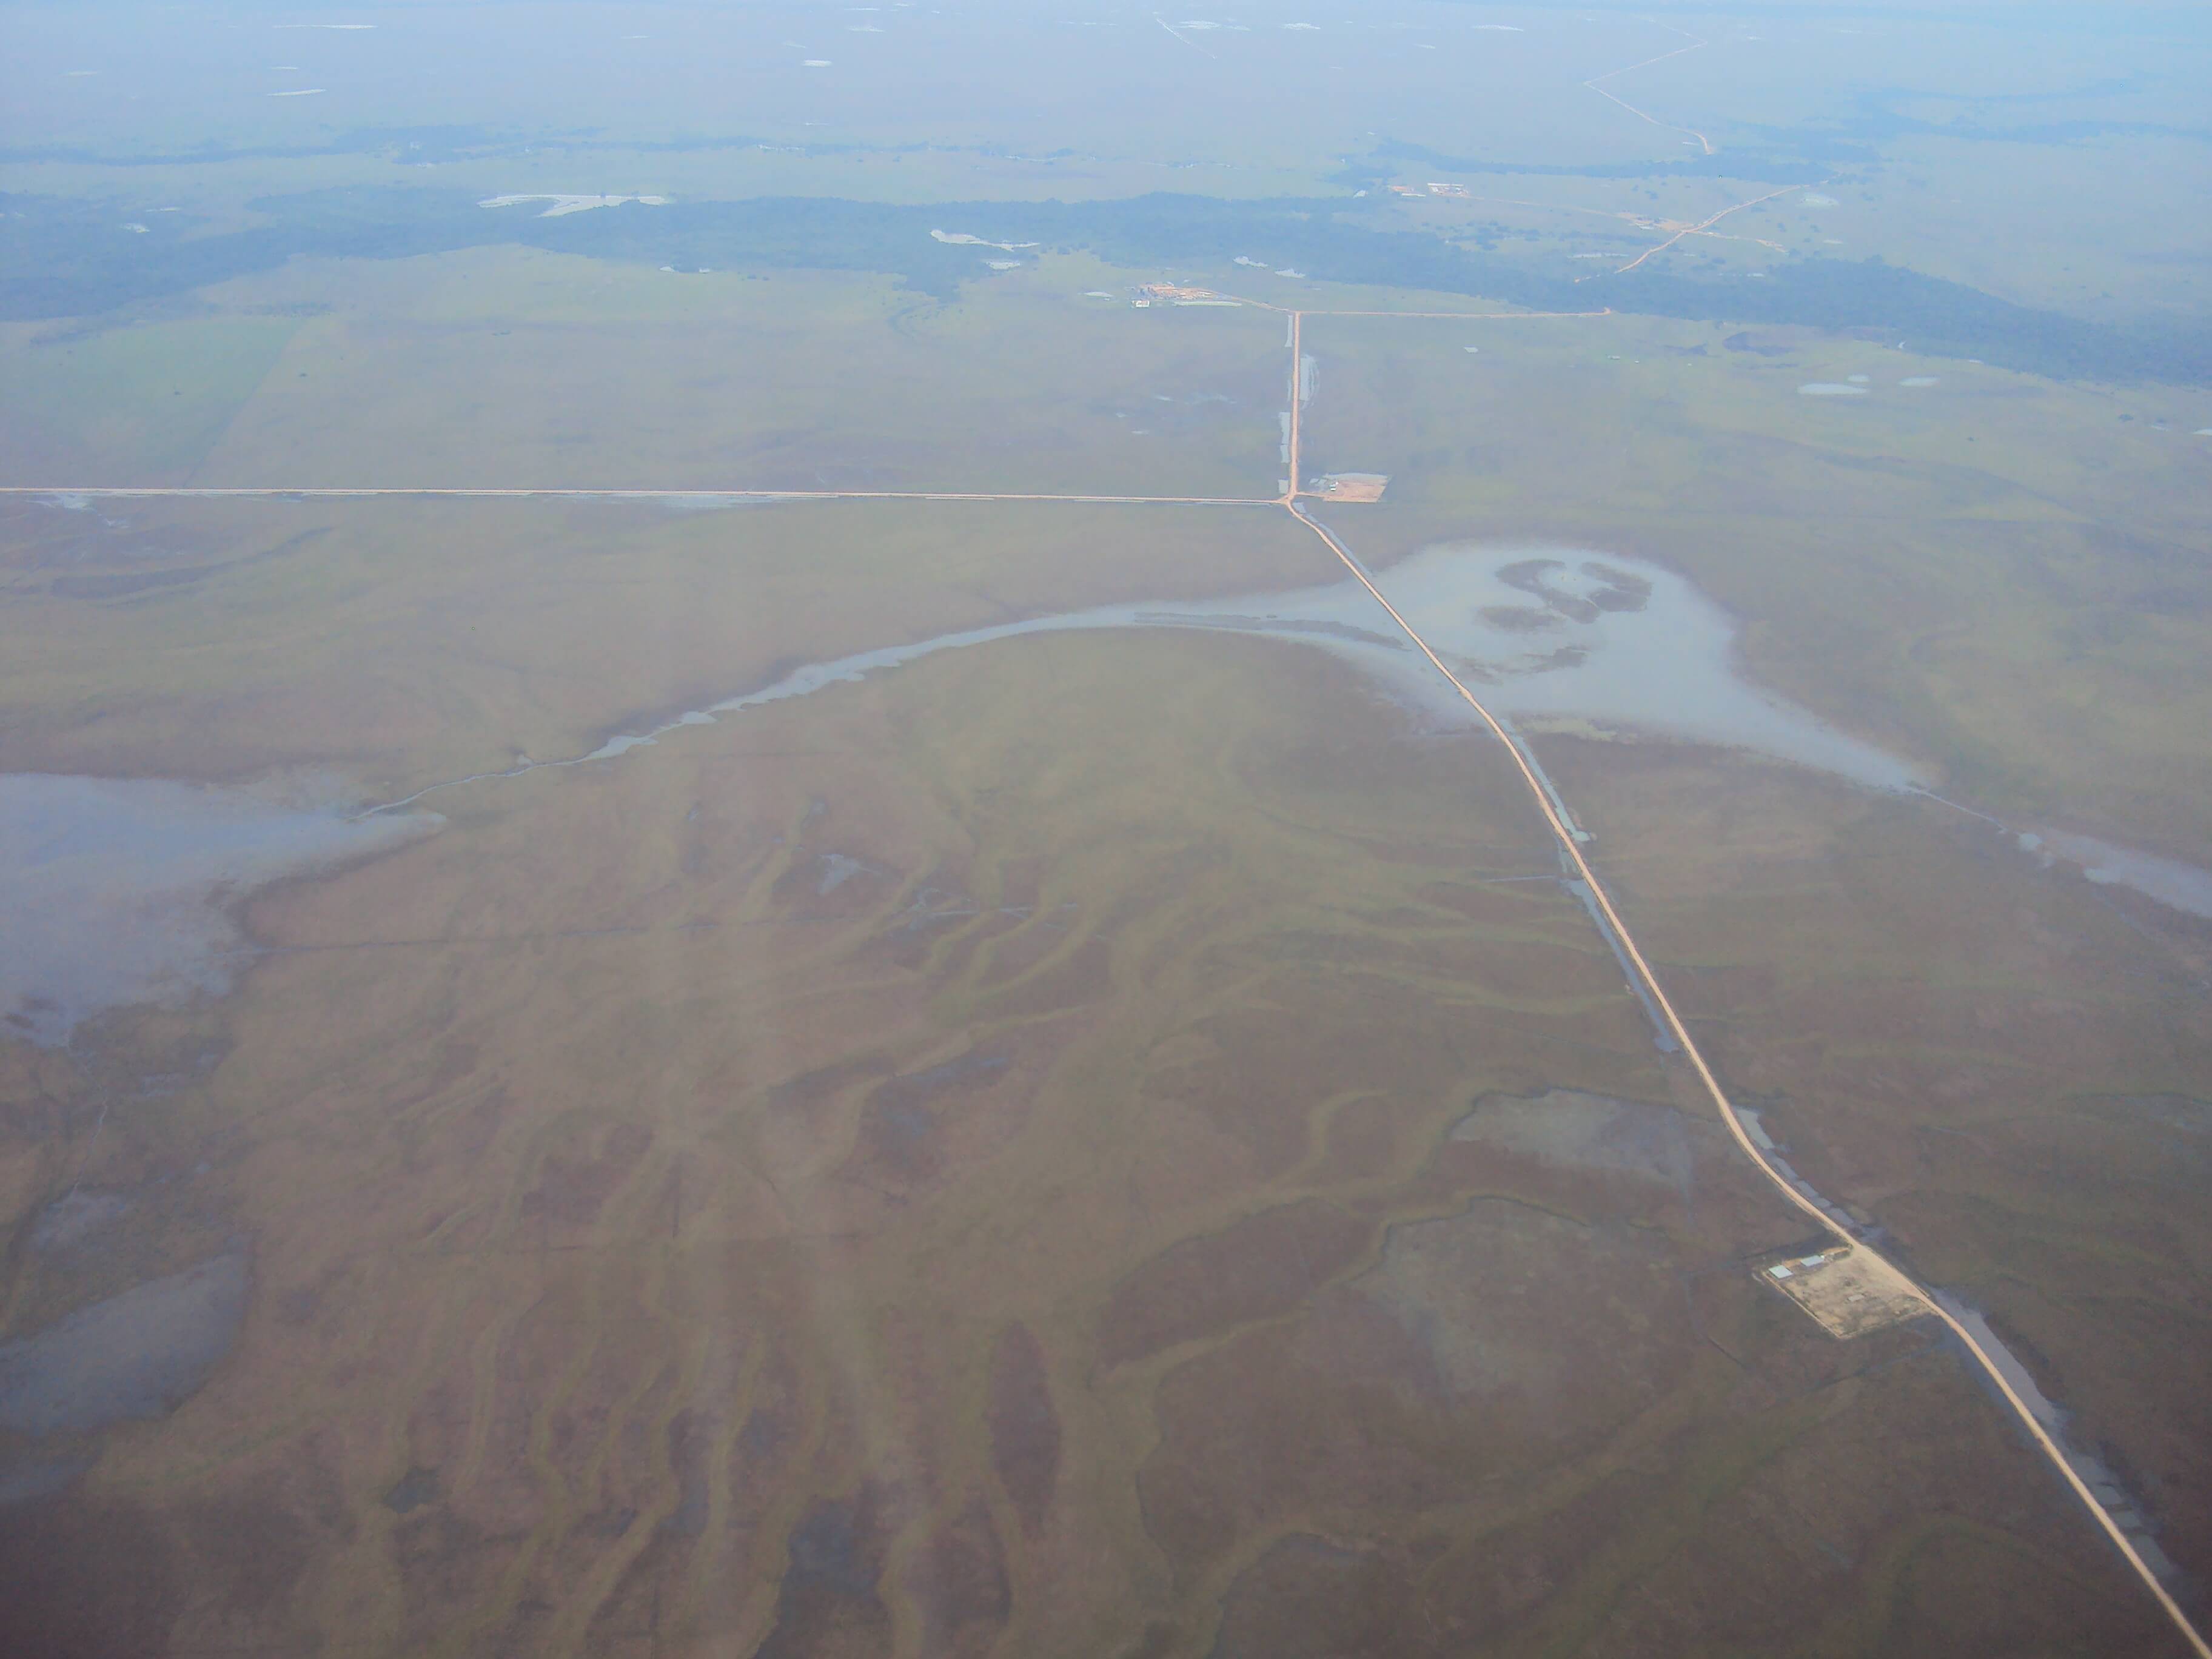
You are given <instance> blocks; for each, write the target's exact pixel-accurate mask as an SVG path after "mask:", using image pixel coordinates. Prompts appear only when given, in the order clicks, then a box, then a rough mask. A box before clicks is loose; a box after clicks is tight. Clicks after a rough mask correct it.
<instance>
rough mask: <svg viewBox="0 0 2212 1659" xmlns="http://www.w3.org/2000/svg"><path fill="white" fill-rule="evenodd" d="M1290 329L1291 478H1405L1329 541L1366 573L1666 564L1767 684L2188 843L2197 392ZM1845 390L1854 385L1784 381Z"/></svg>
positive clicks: (1924, 369) (2067, 815) (1519, 334)
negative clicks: (1427, 562)
mask: <svg viewBox="0 0 2212 1659" xmlns="http://www.w3.org/2000/svg"><path fill="white" fill-rule="evenodd" d="M1731 342H1733V343H1734V347H1735V349H1731ZM1305 343H1306V348H1307V349H1308V351H1309V352H1310V353H1311V354H1312V355H1313V356H1316V357H1317V358H1318V359H1319V360H1320V363H1321V369H1320V374H1321V386H1322V392H1321V394H1320V396H1319V397H1318V398H1317V399H1316V402H1315V404H1314V406H1313V407H1312V409H1311V410H1310V411H1309V413H1308V415H1307V418H1306V421H1305V426H1304V433H1305V438H1304V453H1305V458H1306V466H1305V471H1307V472H1308V473H1309V474H1312V473H1315V472H1318V471H1328V470H1371V471H1382V472H1388V473H1390V474H1391V475H1392V483H1391V485H1390V489H1389V495H1388V496H1387V497H1386V498H1385V500H1384V501H1383V503H1382V504H1381V505H1380V506H1378V507H1368V508H1361V509H1358V510H1357V511H1356V512H1355V511H1354V510H1352V509H1344V510H1340V512H1339V513H1337V514H1336V516H1335V519H1334V522H1337V523H1339V524H1340V525H1341V526H1342V528H1343V530H1344V532H1345V533H1346V535H1348V536H1349V537H1351V538H1352V540H1353V543H1354V545H1355V546H1356V547H1358V549H1359V550H1360V551H1361V552H1362V553H1363V554H1364V555H1366V556H1370V557H1371V558H1374V559H1376V560H1377V561H1379V562H1385V563H1387V562H1389V561H1390V560H1391V559H1393V558H1395V557H1397V556H1401V555H1402V554H1403V553H1405V552H1408V551H1411V550H1413V548H1415V547H1418V546H1420V545H1422V544H1425V543H1427V542H1429V541H1432V540H1437V539H1445V538H1464V537H1469V536H1473V537H1480V538H1492V537H1494V538H1501V539H1507V540H1513V539H1523V538H1528V539H1540V540H1558V541H1563V542H1566V543H1569V544H1586V545H1589V546H1593V547H1599V548H1607V547H1610V548H1616V549H1619V550H1623V551H1627V552H1634V553H1638V554H1641V555H1643V556H1646V557H1651V558H1656V559H1658V560H1660V561H1662V562H1665V563H1668V564H1670V565H1672V566H1673V567H1674V568H1677V569H1679V570H1680V571H1682V572H1683V573H1684V574H1686V575H1688V576H1690V577H1691V578H1692V580H1695V581H1696V582H1697V583H1698V584H1699V586H1700V587H1702V588H1703V589H1704V590H1705V592H1707V593H1709V594H1711V596H1712V597H1713V598H1714V599H1717V600H1718V601H1719V602H1720V603H1721V604H1722V605H1724V606H1725V607H1727V609H1728V610H1729V611H1731V612H1732V613H1733V614H1734V615H1735V617H1737V618H1738V619H1739V620H1740V621H1741V623H1742V626H1743V629H1744V632H1743V647H1742V648H1743V652H1744V657H1745V661H1746V664H1747V667H1748V669H1749V670H1750V671H1751V673H1752V675H1753V678H1756V679H1758V680H1759V681H1760V682H1761V683H1763V684H1767V685H1770V686H1771V687H1773V688H1774V689H1776V690H1780V691H1782V692H1784V693H1785V694H1787V695H1788V696H1791V697H1793V698H1795V699H1796V700H1797V701H1799V702H1802V703H1804V704H1806V705H1807V706H1808V707H1810V708H1814V710H1816V711H1818V712H1819V713H1820V714H1822V715H1824V716H1825V717H1826V718H1827V719H1829V720H1832V721H1833V722H1835V723H1836V724H1838V725H1840V726H1844V727H1846V728H1847V729H1851V730H1854V731H1857V732H1859V733H1861V734H1862V735H1864V736H1867V737H1869V738H1872V739H1874V740H1875V741H1876V742H1878V743H1881V744H1885V745H1887V746H1888V747H1890V748H1891V749H1893V750H1894V751H1895V752H1897V753H1899V754H1901V755H1904V756H1906V757H1910V758H1913V759H1917V760H1921V761H1924V762H1929V763H1934V764H1935V765H1936V767H1938V768H1939V769H1941V770H1942V773H1943V774H1944V775H1945V777H1946V780H1947V783H1948V789H1949V792H1950V793H1956V794H1960V796H1961V797H1962V798H1965V799H1970V800H1972V801H1975V802H1978V803H1979V804H1980V805H1982V806H1983V808H1984V810H1986V811H1993V812H1996V814H1998V815H1999V816H2003V815H2006V814H2008V813H2032V814H2040V815H2046V816H2049V817H2057V818H2061V819H2063V820H2064V821H2066V822H2069V823H2081V825H2082V826H2083V827H2084V828H2085V829H2092V830H2094V831H2096V832H2099V833H2103V834H2106V835H2107V836H2111V837H2112V839H2115V840H2118V841H2121V842H2132V843H2134V844H2137V845H2142V846H2146V847H2150V848H2160V849H2163V850H2165V851H2166V852H2168V853H2170V854H2172V855H2174V856H2179V857H2183V858H2187V857H2190V856H2191V854H2192V849H2194V848H2197V847H2198V846H2199V845H2200V844H2201V840H2202V826H2203V823H2205V822H2207V820H2208V818H2212V770H2208V769H2207V768H2206V764H2205V758H2204V756H2203V745H2202V744H2200V743H2199V742H2197V734H2198V733H2199V732H2202V731H2203V729H2204V727H2205V725H2206V723H2207V721H2208V720H2212V675H2208V673H2207V671H2206V669H2205V662H2206V658H2205V655H2204V653H2203V650H2202V649H2201V641H2202V637H2203V618H2204V617H2206V616H2207V615H2212V586H2208V585H2207V581H2206V578H2205V574H2204V572H2203V568H2202V566H2201V562H2199V561H2197V560H2195V559H2194V558H2193V557H2191V555H2190V552H2189V550H2190V549H2191V548H2192V547H2194V546H2198V545H2202V544H2203V538H2204V537H2205V536H2206V534H2207V533H2208V532H2212V522H2209V521H2208V517H2207V513H2206V509H2205V506H2204V504H2205V502H2206V501H2207V500H2208V499H2212V498H2209V497H2208V496H2207V495H2206V494H2205V492H2204V490H2203V488H2202V483H2203V480H2204V478H2205V477H2206V475H2207V473H2208V471H2212V443H2208V441H2206V440H2204V439H2202V438H2198V437H2195V436H2192V435H2191V429H2192V428H2193V427H2194V426H2196V425H2198V424H2201V420H2200V419H2199V417H2198V416H2197V404H2198V400H2197V399H2194V398H2191V397H2189V396H2187V395H2185V394H2181V393H2176V392H2152V391H2118V390H2115V389H2112V388H2109V387H2096V386H2069V385H2065V384H2062V383H2057V382H2052V381H2048V380H2039V379H2037V378H2035V377H2032V376H2025V375H2017V374H2008V373H2006V372H2004V371H2001V370H1997V369H1992V368H1981V367H1978V366H1976V365H1972V364H1960V363H1956V362H1931V361H1928V360H1925V359H1921V358H1917V357H1916V356H1914V355H1913V354H1912V353H1911V351H1910V349H1907V350H1904V351H1899V350H1897V349H1894V347H1895V342H1889V343H1881V342H1877V341H1872V340H1857V339H1850V338H1838V337H1833V336H1826V335H1822V334H1820V333H1817V332H1814V331H1799V330H1784V329H1754V330H1731V329H1729V328H1728V327H1726V326H1725V325H1717V326H1716V325H1667V324H1656V323H1649V322H1644V321H1642V320H1639V319H1627V318H1618V317H1610V318H1601V319H1557V320H1549V319H1531V320H1527V321H1504V320H1500V321H1491V322H1479V323H1469V324H1466V325H1460V324H1455V323H1443V322H1425V321H1416V320H1407V321H1375V320H1370V319H1328V318H1319V319H1312V320H1310V321H1309V323H1308V325H1307V327H1306V331H1305ZM1469 346H1473V347H1475V348H1476V350H1474V352H1469V351H1468V349H1466V348H1468V347H1469ZM1853 374H1863V375H1865V376H1867V391H1866V393H1865V395H1863V396H1857V397H1826V398H1821V397H1806V396H1802V395H1801V394H1799V392H1797V387H1798V386H1801V385H1805V384H1811V383H1828V384H1838V383H1840V384H1850V380H1849V377H1850V376H1851V375H1853ZM1923 375H1933V376H1935V377H1936V384H1935V385H1932V386H1919V387H1907V386H1902V385H1900V384H1899V382H1901V381H1902V380H1905V379H1907V378H1910V377H1914V376H1923ZM2160 422H2163V425H2164V429H2162V430H2161V429H2159V423H2160Z"/></svg>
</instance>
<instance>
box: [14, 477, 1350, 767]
mask: <svg viewBox="0 0 2212 1659" xmlns="http://www.w3.org/2000/svg"><path fill="white" fill-rule="evenodd" d="M94 505H95V507H96V510H71V509H69V508H65V507H56V506H53V505H52V504H49V503H46V502H41V501H28V500H23V499H20V498H19V499H17V500H15V501H10V502H9V503H7V504H6V505H5V506H4V507H0V515H4V517H0V522H4V525H5V532H4V538H0V593H4V594H5V597H6V603H7V605H9V611H10V614H11V616H13V617H15V618H17V619H18V621H19V623H20V626H19V627H18V629H17V630H16V634H15V648H13V649H11V650H10V651H9V653H7V655H6V657H5V659H0V698H3V699H4V701H5V704H6V707H7V708H8V709H9V719H8V720H7V722H6V723H5V727H4V731H0V770H6V771H14V772H22V771H61V772H95V773H100V774H103V775H125V776H146V775H153V776H171V777H187V778H193V779H197V780H203V781H245V780H246V779H249V778H252V777H254V776H256V775H259V774H262V773H264V772H267V771H270V770H272V769H278V768H310V769H324V770H327V771H331V772H335V773H337V774H339V775H342V776H343V777H345V778H348V779H350V780H351V781H352V784H351V787H352V789H353V793H354V794H355V795H356V798H358V799H365V800H381V799H393V798H396V797H398V796H399V795H404V794H409V793H412V792H414V791H415V790H416V789H419V788H421V787H423V786H425V785H426V784H430V783H435V782H437V781H440V780H441V779H446V778H451V777H456V776H460V775H465V774H469V773H473V772H483V771H500V770H504V769H507V768H509V767H512V766H513V765H514V764H516V763H517V760H518V757H522V756H529V757H534V758H536V759H539V760H556V759H561V758H564V757H569V756H574V755H580V754H584V753H587V752H589V751H590V750H593V749H596V748H597V747H599V744H601V743H603V742H605V740H606V739H607V738H610V737H611V736H613V735H615V734H617V732H634V731H638V730H641V729H644V728H646V727H649V726H653V725H657V724H659V722H660V721H661V720H666V719H670V718H672V717H673V716H675V715H677V714H681V713H683V712H684V710H686V709H694V708H702V707H704V706H705V705H707V704H709V703H712V702H715V701H717V700H719V699H720V698H723V697H726V696H732V694H736V693H740V692H745V691H750V690H755V689H757V687H759V686H761V685H763V684H767V683H769V681H771V680H773V679H775V678H778V677H779V676H781V675H782V674H785V673H787V672H788V671H791V670H792V669H793V668H795V667H797V666H799V665H801V664H805V663H810V662H823V661H828V660H831V659H836V658H839V657H842V656H847V655H849V654H852V653H855V652H861V651H868V650H873V649H876V648H878V647H885V646H892V645H900V644H905V643H909V642H912V641H917V640H924V639H928V638H932V637H933V636H936V635H942V634H947V633H952V632H956V631H959V630H963V629H975V628H981V627H987V626H993V625H996V624H1000V623H1011V622H1018V621H1020V620H1022V619H1024V618H1026V617H1036V616H1042V615H1048V614H1052V613H1054V612H1060V611H1078V610H1082V609H1085V608H1087V607H1089V606H1092V605H1103V604H1108V603H1113V602H1122V603H1127V602H1130V601H1136V600H1160V601H1167V602H1173V601H1175V600H1178V599H1202V598H1207V597H1213V596H1218V595H1221V594H1226V593H1238V592H1258V591H1264V590H1266V589H1267V588H1270V587H1296V586H1304V585H1308V584H1311V583H1313V582H1316V581H1322V580H1330V579H1332V578H1333V577H1334V575H1335V574H1337V571H1338V568H1339V567H1337V565H1336V562H1335V561H1334V559H1333V558H1331V557H1330V556H1329V555H1328V551H1327V550H1326V549H1324V548H1322V546H1321V545H1320V544H1318V543H1317V542H1316V541H1315V539H1314V538H1313V537H1312V535H1311V534H1310V532H1305V531H1304V530H1302V529H1301V528H1300V527H1299V526H1297V525H1296V524H1294V523H1292V522H1291V520H1290V519H1289V518H1288V516H1287V515H1286V514H1285V513H1281V512H1279V511H1276V510H1269V509H1266V508H1261V507H1150V506H1147V507H1079V506H1070V505H1066V504H1060V503H1046V504H1038V503H1002V502H990V503H976V502H951V501H931V502H869V501H835V502H829V501H814V502H795V503H765V504H763V503H755V504H750V505H746V506H742V507H729V508H726V509H725V510H721V511H714V512H685V511H671V510H669V509H667V508H665V507H662V506H660V505H658V504H655V503H652V502H636V501H623V502H611V501H573V500H544V501H468V500H442V501H422V500H408V499H398V498H386V499H370V500H339V501H276V500H249V501H203V500H187V501H162V500H133V501H123V502H113V501H106V502H99V503H95V504H94Z"/></svg>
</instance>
